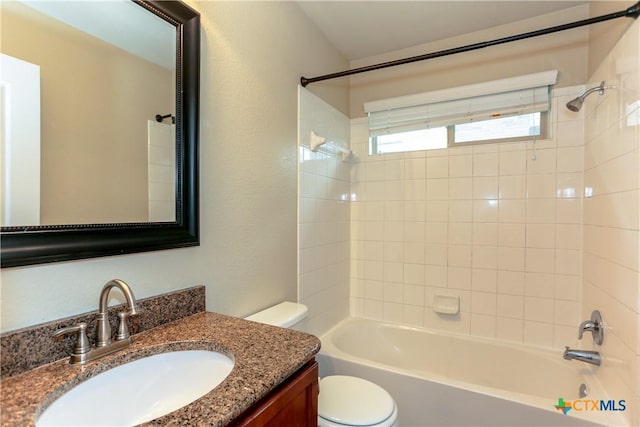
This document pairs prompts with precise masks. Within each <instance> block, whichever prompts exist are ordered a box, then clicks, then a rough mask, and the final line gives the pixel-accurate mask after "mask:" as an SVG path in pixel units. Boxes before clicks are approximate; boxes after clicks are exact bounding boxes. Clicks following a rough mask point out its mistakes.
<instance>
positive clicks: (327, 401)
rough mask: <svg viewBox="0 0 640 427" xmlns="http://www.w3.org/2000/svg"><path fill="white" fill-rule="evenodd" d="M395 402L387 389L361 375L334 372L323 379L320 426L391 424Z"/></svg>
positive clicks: (319, 415)
mask: <svg viewBox="0 0 640 427" xmlns="http://www.w3.org/2000/svg"><path fill="white" fill-rule="evenodd" d="M396 417H397V408H396V404H395V402H394V400H393V398H392V397H391V395H389V393H387V391H386V390H385V389H383V388H382V387H380V386H378V385H377V384H374V383H372V382H370V381H367V380H364V379H362V378H357V377H351V376H345V375H331V376H328V377H325V378H322V379H321V380H320V395H319V397H318V424H319V425H320V426H321V427H344V426H376V427H386V426H392V425H393V423H394V422H395V420H396Z"/></svg>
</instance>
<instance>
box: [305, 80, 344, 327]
mask: <svg viewBox="0 0 640 427" xmlns="http://www.w3.org/2000/svg"><path fill="white" fill-rule="evenodd" d="M312 131H313V132H315V133H316V134H317V135H319V136H322V137H324V138H326V140H327V141H329V142H331V143H334V144H336V145H340V146H343V147H348V145H349V144H348V140H349V119H348V118H347V117H346V116H345V115H344V114H342V113H340V112H339V111H338V110H336V109H335V108H333V107H331V106H330V105H329V104H327V103H326V102H324V101H323V100H321V99H320V98H318V97H317V96H315V95H314V94H312V93H311V92H309V91H307V90H306V89H303V88H300V90H299V130H298V132H299V144H300V146H299V154H298V161H299V171H298V173H299V180H298V182H299V184H298V185H299V189H298V194H299V197H298V203H299V209H298V300H299V301H300V302H302V303H304V304H306V305H307V306H308V307H309V316H308V317H307V319H306V320H305V322H304V323H303V324H302V325H301V329H302V330H304V331H306V332H310V333H313V334H316V335H322V334H323V333H324V332H326V331H327V330H329V329H330V328H331V327H332V326H334V325H335V324H336V323H338V322H339V321H340V320H342V319H344V318H345V317H347V316H348V315H349V227H350V224H349V221H350V214H349V186H350V183H349V169H350V163H349V161H348V160H347V161H343V159H342V156H341V154H340V153H338V152H336V151H335V150H332V149H331V148H330V147H327V146H326V145H325V146H321V147H320V148H319V149H318V150H317V152H313V151H311V150H310V149H309V143H310V139H311V138H310V135H311V132H312Z"/></svg>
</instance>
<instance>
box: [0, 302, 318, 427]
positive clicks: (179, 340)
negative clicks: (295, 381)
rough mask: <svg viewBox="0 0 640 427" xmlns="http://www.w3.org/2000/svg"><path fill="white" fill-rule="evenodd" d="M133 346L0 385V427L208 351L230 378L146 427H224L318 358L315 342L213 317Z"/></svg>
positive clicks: (142, 337) (168, 328) (174, 326)
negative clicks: (110, 377) (120, 377)
mask: <svg viewBox="0 0 640 427" xmlns="http://www.w3.org/2000/svg"><path fill="white" fill-rule="evenodd" d="M133 341H134V343H133V345H132V346H131V347H129V348H127V349H124V350H122V351H119V352H117V353H114V354H112V355H109V356H105V357H103V358H101V359H98V360H96V361H93V362H89V363H87V364H85V365H70V364H69V363H68V359H64V360H59V361H56V362H54V363H50V364H48V365H44V366H41V367H39V368H35V369H32V370H30V371H28V372H25V373H23V374H20V375H16V376H13V377H9V378H7V379H4V380H2V381H1V382H0V387H1V389H2V397H1V401H0V402H1V406H2V414H1V421H2V423H1V424H2V426H20V427H22V426H32V425H34V423H35V419H36V417H37V416H38V415H40V414H41V413H42V411H44V409H46V407H47V406H48V405H50V404H51V403H53V401H54V400H55V399H57V398H58V397H59V396H61V395H62V394H64V392H66V391H67V390H69V389H71V388H72V387H73V386H75V385H77V384H78V383H80V382H82V381H83V380H86V379H88V378H90V377H93V376H95V375H97V374H99V373H101V372H104V371H106V370H108V369H110V368H113V367H115V366H118V365H121V364H123V363H127V362H131V361H133V360H136V359H139V358H141V357H145V356H150V355H153V354H158V353H164V352H167V351H176V350H196V349H198V350H214V351H219V352H221V353H224V354H226V355H227V356H230V357H232V358H233V359H234V360H235V365H234V367H233V370H232V371H231V373H230V374H229V376H228V377H227V378H226V379H225V380H224V381H223V382H222V383H221V384H220V385H219V386H218V387H216V388H215V389H213V390H212V391H211V392H209V393H208V394H206V395H205V396H203V397H202V398H200V399H198V400H196V401H195V402H193V403H191V404H189V405H187V406H185V407H183V408H181V409H178V410H176V411H174V412H172V413H170V414H168V415H165V416H164V417H161V418H158V419H155V420H153V421H151V422H149V423H146V424H145V425H149V426H150V425H173V426H187V425H211V426H224V425H226V424H228V423H229V422H230V421H232V420H233V419H234V418H236V417H237V416H238V415H240V414H241V413H242V412H243V411H244V410H246V409H247V408H249V407H250V406H251V405H253V404H254V403H256V402H257V401H258V400H260V399H261V398H262V397H264V396H265V395H266V394H267V393H268V392H269V391H271V390H272V389H273V388H274V387H276V386H277V385H279V384H280V383H281V382H282V381H284V380H285V379H286V378H288V377H289V376H290V375H291V374H293V373H294V372H296V371H297V370H298V369H299V368H301V367H302V366H303V365H304V364H305V363H306V362H307V361H309V360H310V359H312V358H313V357H314V355H315V354H316V353H317V352H318V351H319V350H320V340H319V339H318V338H316V337H315V336H313V335H309V334H306V333H302V332H297V331H294V330H291V329H283V328H277V327H274V326H269V325H263V324H261V323H255V322H250V321H248V320H244V319H239V318H235V317H230V316H225V315H222V314H216V313H198V314H195V315H193V316H190V317H187V318H184V319H181V320H177V321H174V322H172V323H167V324H165V325H163V326H159V327H156V328H154V329H151V330H148V331H146V332H142V333H140V334H137V335H134V336H133Z"/></svg>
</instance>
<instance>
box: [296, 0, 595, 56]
mask: <svg viewBox="0 0 640 427" xmlns="http://www.w3.org/2000/svg"><path fill="white" fill-rule="evenodd" d="M298 3H299V4H300V7H301V8H302V10H303V11H304V13H305V14H306V15H307V16H309V18H311V20H312V21H313V22H315V24H316V25H317V26H318V28H319V29H320V31H322V32H323V33H324V34H325V36H326V37H327V38H328V39H329V41H330V42H331V43H332V44H333V45H334V46H335V47H336V48H337V49H338V50H340V51H341V52H342V53H343V54H344V55H345V56H346V57H347V58H348V59H349V60H353V59H360V58H365V57H368V56H373V55H378V54H381V53H386V52H391V51H394V50H398V49H402V48H406V47H411V46H416V45H420V44H423V43H428V42H432V41H436V40H441V39H445V38H448V37H454V36H457V35H461V34H465V33H470V32H473V31H479V30H483V29H487V28H491V27H495V26H498V25H503V24H507V23H510V22H514V21H519V20H523V19H527V18H531V17H534V16H538V15H543V14H546V13H550V12H554V11H557V10H561V9H566V8H568V7H573V6H577V5H579V4H582V3H587V1H578V0H573V1H555V0H540V1H528V0H507V1H480V0H476V1H452V0H449V1H431V0H421V1H374V0H368V1H367V0H365V1H304V0H303V1H298Z"/></svg>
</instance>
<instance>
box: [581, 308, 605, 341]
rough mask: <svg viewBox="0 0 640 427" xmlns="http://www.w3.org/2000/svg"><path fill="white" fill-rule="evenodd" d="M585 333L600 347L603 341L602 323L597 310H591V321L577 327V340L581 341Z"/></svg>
mask: <svg viewBox="0 0 640 427" xmlns="http://www.w3.org/2000/svg"><path fill="white" fill-rule="evenodd" d="M585 332H591V335H592V336H593V341H594V342H595V343H596V344H598V345H602V342H603V341H604V325H603V323H602V316H601V315H600V312H599V311H598V310H593V312H592V313H591V319H589V320H585V321H584V322H582V323H580V326H579V327H578V339H579V340H581V339H582V335H583V334H584V333H585Z"/></svg>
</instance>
